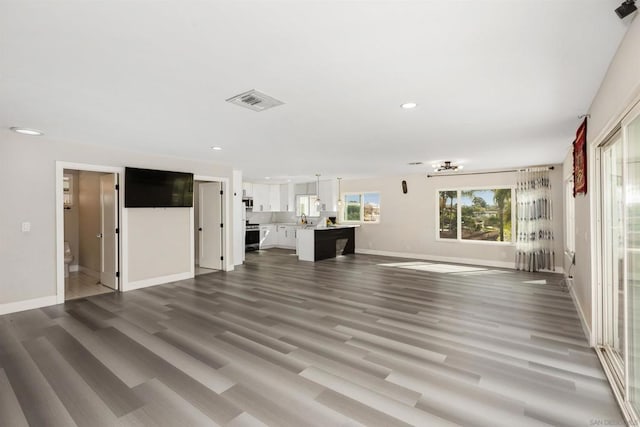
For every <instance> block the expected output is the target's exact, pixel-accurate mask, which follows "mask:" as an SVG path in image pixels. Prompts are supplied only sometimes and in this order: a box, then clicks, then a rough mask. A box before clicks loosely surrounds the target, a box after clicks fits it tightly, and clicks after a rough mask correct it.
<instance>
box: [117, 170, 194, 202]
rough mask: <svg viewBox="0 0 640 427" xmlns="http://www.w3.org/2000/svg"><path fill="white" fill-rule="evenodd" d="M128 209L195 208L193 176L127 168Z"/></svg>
mask: <svg viewBox="0 0 640 427" xmlns="http://www.w3.org/2000/svg"><path fill="white" fill-rule="evenodd" d="M124 207H125V208H190V207H193V174H192V173H184V172H169V171H160V170H153V169H138V168H125V171H124Z"/></svg>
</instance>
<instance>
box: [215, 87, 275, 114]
mask: <svg viewBox="0 0 640 427" xmlns="http://www.w3.org/2000/svg"><path fill="white" fill-rule="evenodd" d="M227 102H230V103H232V104H235V105H239V106H241V107H244V108H248V109H250V110H253V111H258V112H259V111H264V110H268V109H269V108H273V107H277V106H278V105H282V104H284V102H282V101H279V100H277V99H275V98H273V97H271V96H269V95H267V94H265V93H262V92H260V91H257V90H255V89H251V90H250V91H248V92H244V93H241V94H240V95H236V96H233V97H231V98H229V99H227Z"/></svg>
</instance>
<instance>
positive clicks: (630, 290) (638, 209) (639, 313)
mask: <svg viewBox="0 0 640 427" xmlns="http://www.w3.org/2000/svg"><path fill="white" fill-rule="evenodd" d="M635 110H636V111H635V113H636V114H635V116H633V115H632V116H631V117H630V118H629V120H628V121H625V122H623V123H622V125H623V126H622V130H623V132H624V141H625V148H626V155H625V167H626V171H625V172H626V173H625V199H626V203H625V204H626V210H625V215H626V221H625V222H626V230H625V232H626V233H625V234H626V236H625V237H626V239H625V246H626V278H625V279H626V284H627V337H628V345H627V357H626V360H627V365H628V381H627V389H626V392H627V396H628V400H629V402H630V403H631V405H632V407H633V408H634V409H635V412H636V414H640V109H639V108H636V109H635Z"/></svg>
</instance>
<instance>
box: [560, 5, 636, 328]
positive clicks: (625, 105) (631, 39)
mask: <svg viewBox="0 0 640 427" xmlns="http://www.w3.org/2000/svg"><path fill="white" fill-rule="evenodd" d="M639 46H640V19H638V18H637V17H636V18H635V19H634V21H633V22H632V23H631V24H630V27H629V30H628V31H627V34H626V35H625V37H624V39H623V40H622V43H621V44H620V47H619V48H618V51H617V52H616V55H615V56H614V58H613V60H612V62H611V65H610V66H609V69H608V70H607V74H606V75H605V77H604V80H603V81H602V84H601V85H600V88H599V90H598V92H597V94H596V96H595V98H594V99H593V102H592V104H591V107H590V108H589V114H590V115H591V117H590V119H589V122H588V128H587V141H588V143H589V152H588V154H587V155H588V159H587V162H588V171H587V185H588V188H587V195H586V196H585V195H579V196H577V197H576V199H575V207H576V265H575V270H574V271H575V274H574V285H573V286H574V292H575V296H576V298H577V299H578V303H579V304H580V306H581V308H582V310H583V312H584V316H585V319H584V320H585V322H586V323H587V326H588V327H589V328H592V325H593V305H594V301H593V300H594V298H595V293H594V292H593V289H592V287H593V283H595V280H596V278H595V271H596V269H595V266H594V265H593V263H592V260H593V259H595V258H594V257H595V250H594V248H593V238H594V236H593V231H594V230H595V215H594V214H593V213H594V210H595V209H596V208H597V207H596V206H595V203H594V201H595V198H594V189H595V185H594V184H595V181H594V180H595V178H596V175H595V168H596V167H597V162H596V161H595V153H596V149H595V147H596V146H597V145H598V144H599V143H600V142H601V141H602V140H603V139H604V137H605V136H606V135H607V134H608V133H609V131H610V130H611V129H613V127H614V126H615V125H616V123H618V122H619V121H620V119H621V118H622V116H623V115H624V113H625V112H626V111H628V109H629V108H630V106H631V104H632V101H633V100H634V99H637V98H638V96H639V95H640V51H639V48H638V47H639ZM577 126H578V123H576V127H577ZM570 161H572V160H570V158H568V159H567V163H568V162H570Z"/></svg>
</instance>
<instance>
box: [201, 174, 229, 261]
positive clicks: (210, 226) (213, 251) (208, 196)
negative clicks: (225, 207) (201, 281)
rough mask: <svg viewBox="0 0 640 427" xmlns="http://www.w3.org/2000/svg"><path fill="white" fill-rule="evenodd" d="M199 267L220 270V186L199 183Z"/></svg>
mask: <svg viewBox="0 0 640 427" xmlns="http://www.w3.org/2000/svg"><path fill="white" fill-rule="evenodd" d="M199 187H200V194H199V195H198V196H199V197H200V199H199V202H200V212H199V214H200V227H199V232H200V267H202V268H213V269H216V270H222V230H223V226H222V194H220V192H221V191H222V184H221V183H220V182H208V183H200V186H199Z"/></svg>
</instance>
